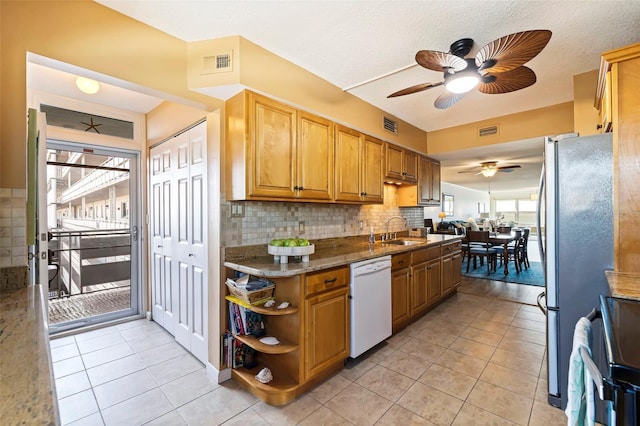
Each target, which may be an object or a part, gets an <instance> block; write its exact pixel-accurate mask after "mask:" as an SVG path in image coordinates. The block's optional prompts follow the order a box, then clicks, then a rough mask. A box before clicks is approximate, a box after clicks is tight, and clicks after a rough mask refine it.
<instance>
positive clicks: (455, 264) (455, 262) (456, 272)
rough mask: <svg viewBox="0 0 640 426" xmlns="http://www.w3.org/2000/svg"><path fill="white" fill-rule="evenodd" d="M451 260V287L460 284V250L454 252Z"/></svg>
mask: <svg viewBox="0 0 640 426" xmlns="http://www.w3.org/2000/svg"><path fill="white" fill-rule="evenodd" d="M451 260H452V262H451V263H452V265H451V268H452V269H453V273H452V276H453V287H454V288H456V287H458V286H459V285H460V284H462V252H457V253H455V254H454V255H453V256H452V258H451Z"/></svg>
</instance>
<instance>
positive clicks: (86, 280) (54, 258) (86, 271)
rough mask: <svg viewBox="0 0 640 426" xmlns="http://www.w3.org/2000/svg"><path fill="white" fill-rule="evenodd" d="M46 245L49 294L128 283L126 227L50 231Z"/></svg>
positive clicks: (77, 292)
mask: <svg viewBox="0 0 640 426" xmlns="http://www.w3.org/2000/svg"><path fill="white" fill-rule="evenodd" d="M49 245H50V252H49V258H50V260H49V263H50V272H49V296H50V298H61V297H71V298H72V297H74V296H77V295H81V294H86V293H90V292H99V291H107V290H110V289H114V288H122V287H130V284H131V281H130V279H131V256H130V255H131V237H130V234H129V229H113V230H91V231H53V232H51V240H50V242H49ZM124 308H126V306H125V307H122V309H124Z"/></svg>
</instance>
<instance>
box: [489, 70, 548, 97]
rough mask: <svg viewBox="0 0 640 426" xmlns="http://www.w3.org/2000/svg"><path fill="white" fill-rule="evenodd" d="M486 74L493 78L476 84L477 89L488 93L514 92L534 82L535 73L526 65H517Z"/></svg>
mask: <svg viewBox="0 0 640 426" xmlns="http://www.w3.org/2000/svg"><path fill="white" fill-rule="evenodd" d="M488 76H491V77H495V79H493V81H491V82H488V83H483V82H482V81H481V82H480V83H479V84H478V90H480V91H481V92H482V93H486V94H488V95H497V94H500V93H509V92H515V91H516V90H520V89H524V88H525V87H529V86H531V85H532V84H533V83H535V82H536V74H535V73H534V72H533V70H532V69H531V68H527V67H518V68H516V69H514V70H511V71H507V72H503V73H499V74H493V73H488Z"/></svg>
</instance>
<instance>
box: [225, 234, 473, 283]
mask: <svg viewBox="0 0 640 426" xmlns="http://www.w3.org/2000/svg"><path fill="white" fill-rule="evenodd" d="M399 238H407V237H399ZM408 239H411V240H415V241H420V243H419V244H415V245H411V246H400V245H393V244H384V243H381V242H380V241H376V242H375V243H374V244H369V243H368V242H367V241H365V238H362V237H360V238H358V239H353V238H351V239H344V242H343V243H342V244H333V245H331V246H326V245H323V244H317V245H316V251H315V253H314V254H312V255H310V259H309V262H308V263H294V262H291V260H292V259H291V258H290V259H289V260H290V262H289V263H285V264H281V263H276V262H275V261H274V257H273V256H270V255H262V256H258V257H253V258H245V259H242V258H239V257H238V258H234V259H233V260H228V261H226V262H224V266H226V267H228V268H231V269H233V270H236V271H240V272H244V273H247V274H251V275H255V276H261V277H267V278H269V277H291V276H294V275H300V274H305V273H309V272H314V271H320V270H323V269H329V268H335V267H338V266H344V265H348V264H351V263H354V262H360V261H362V260H367V259H373V258H376V257H381V256H386V255H394V254H399V253H403V252H407V251H413V250H417V249H421V248H425V247H429V246H434V245H441V244H443V243H446V242H450V241H455V240H461V239H462V236H461V235H439V234H429V236H428V238H414V237H411V238H408ZM228 250H229V249H228ZM266 251H267V249H266V246H265V247H264V248H263V249H262V253H266Z"/></svg>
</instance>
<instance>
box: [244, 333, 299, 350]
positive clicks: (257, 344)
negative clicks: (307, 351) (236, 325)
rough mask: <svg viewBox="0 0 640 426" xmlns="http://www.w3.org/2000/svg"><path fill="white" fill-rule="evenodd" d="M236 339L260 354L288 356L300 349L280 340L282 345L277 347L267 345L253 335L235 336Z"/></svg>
mask: <svg viewBox="0 0 640 426" xmlns="http://www.w3.org/2000/svg"><path fill="white" fill-rule="evenodd" d="M234 336H235V338H236V339H238V340H240V341H241V342H242V343H244V344H245V345H247V346H249V347H251V348H253V349H255V350H256V351H258V352H262V353H265V354H286V353H289V352H293V351H295V350H297V349H298V345H294V344H291V343H289V342H287V341H284V340H282V339H279V338H278V340H279V341H280V343H278V344H277V345H266V344H264V343H262V342H261V341H260V340H259V339H258V338H257V337H255V336H251V335H234Z"/></svg>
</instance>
